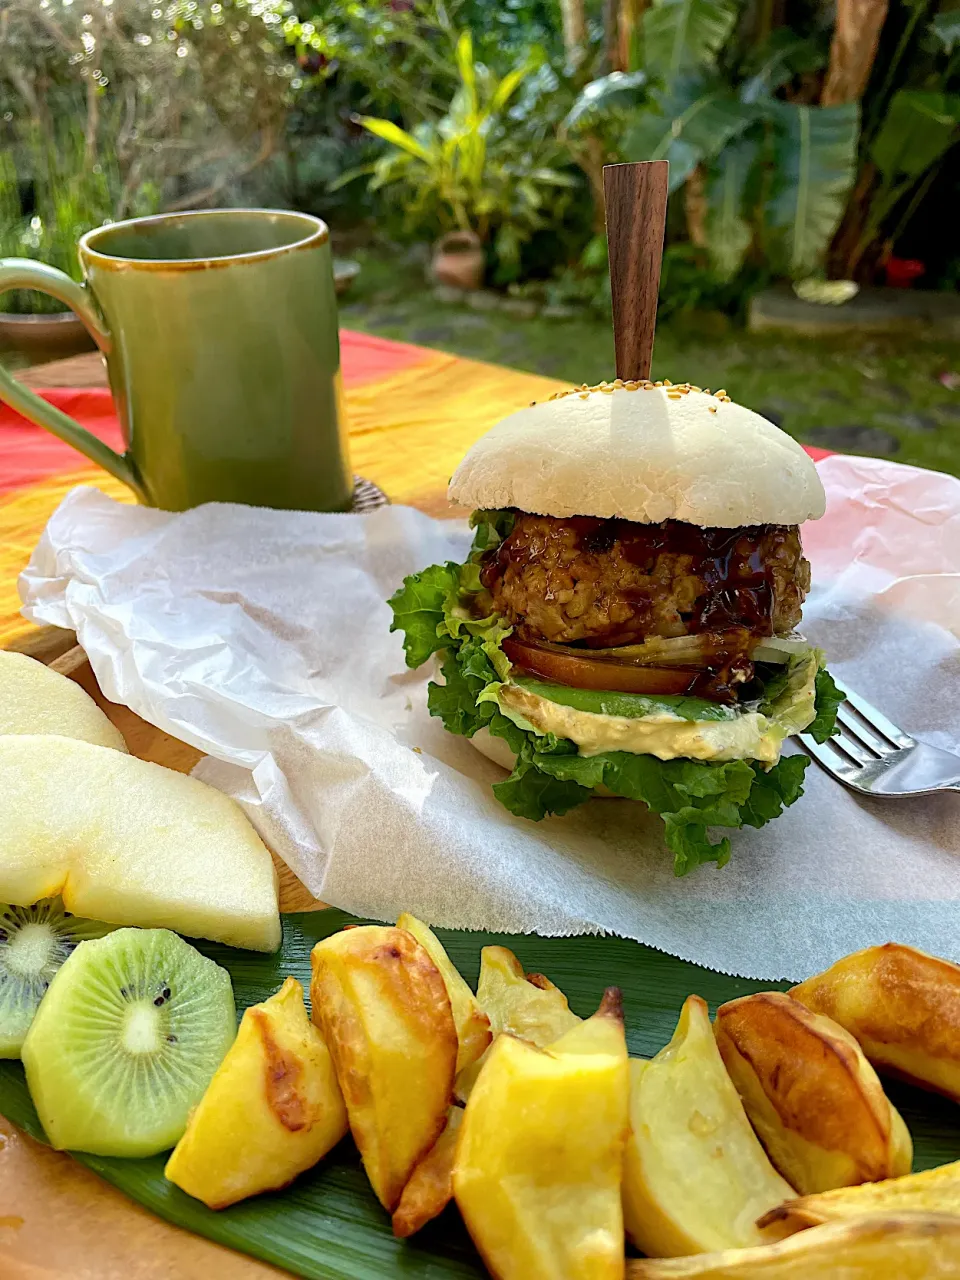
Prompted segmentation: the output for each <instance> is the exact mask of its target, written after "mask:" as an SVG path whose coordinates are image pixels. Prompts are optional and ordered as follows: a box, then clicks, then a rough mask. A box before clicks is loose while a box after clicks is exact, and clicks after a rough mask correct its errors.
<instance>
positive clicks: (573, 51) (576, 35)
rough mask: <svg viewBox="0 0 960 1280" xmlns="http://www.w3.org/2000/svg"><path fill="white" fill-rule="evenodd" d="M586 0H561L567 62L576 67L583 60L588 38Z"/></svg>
mask: <svg viewBox="0 0 960 1280" xmlns="http://www.w3.org/2000/svg"><path fill="white" fill-rule="evenodd" d="M583 5H584V0H560V13H561V16H562V18H563V47H564V50H565V51H566V55H567V62H569V63H570V65H571V66H573V67H576V66H577V65H579V63H580V62H581V61H582V60H583V55H584V45H585V44H586V39H587V22H586V18H585V16H584V7H583Z"/></svg>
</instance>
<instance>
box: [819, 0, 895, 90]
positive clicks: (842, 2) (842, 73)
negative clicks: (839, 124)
mask: <svg viewBox="0 0 960 1280" xmlns="http://www.w3.org/2000/svg"><path fill="white" fill-rule="evenodd" d="M887 6H888V0H837V21H836V25H835V26H834V29H833V40H832V42H831V44H830V65H829V68H828V70H827V78H826V81H825V83H824V86H823V93H822V94H821V96H820V104H821V106H824V107H836V106H840V105H841V104H843V103H846V102H859V100H860V99H861V98H862V97H863V92H864V90H865V89H866V87H867V81H868V80H869V79H870V72H871V71H872V70H873V60H874V58H875V57H876V56H877V45H878V44H879V41H880V31H881V29H882V27H883V24H884V21H885V20H886V16H887Z"/></svg>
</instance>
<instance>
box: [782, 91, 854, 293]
mask: <svg viewBox="0 0 960 1280" xmlns="http://www.w3.org/2000/svg"><path fill="white" fill-rule="evenodd" d="M767 111H768V112H769V114H770V119H771V121H772V123H773V155H774V163H775V172H776V186H775V190H774V193H773V195H772V197H771V199H770V200H769V202H768V204H767V208H766V211H765V212H766V221H767V225H768V228H769V230H770V231H771V232H772V237H771V240H772V243H773V248H774V254H775V256H779V257H780V259H781V265H782V267H783V269H785V270H786V271H787V272H789V274H790V275H791V276H794V277H796V276H804V275H810V274H811V273H812V272H813V271H815V270H816V268H817V267H818V265H819V264H820V262H821V261H822V259H823V255H824V253H825V252H826V250H827V247H828V245H829V244H830V240H831V238H832V237H833V233H834V232H835V231H836V229H837V226H838V224H839V222H840V219H841V217H842V216H843V211H844V208H845V207H846V201H847V196H848V195H849V192H850V188H851V187H852V186H853V181H854V178H855V176H856V157H857V140H858V138H859V134H860V110H859V107H858V106H857V105H856V104H855V103H849V104H847V105H844V106H839V107H807V106H800V105H798V104H796V103H790V102H771V103H769V104H768V105H767Z"/></svg>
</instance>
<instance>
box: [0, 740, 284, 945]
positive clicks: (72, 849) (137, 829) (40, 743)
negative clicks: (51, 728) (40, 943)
mask: <svg viewBox="0 0 960 1280" xmlns="http://www.w3.org/2000/svg"><path fill="white" fill-rule="evenodd" d="M0 832H2V833H3V839H2V843H0V902H10V903H13V904H14V905H15V906H21V907H26V906H30V905H31V904H32V903H34V902H39V901H40V899H41V898H53V897H56V896H57V895H60V896H61V897H62V898H63V905H64V907H65V908H66V909H67V911H69V912H71V914H73V915H78V916H87V917H89V918H90V919H93V920H104V921H106V922H107V923H108V924H116V925H137V926H139V927H141V928H156V929H171V930H173V931H174V932H175V933H181V934H186V935H187V936H188V937H193V938H212V939H213V940H214V941H216V942H225V943H227V945H228V946H232V947H244V948H246V949H248V950H251V951H276V950H277V949H278V948H279V946H280V941H281V929H280V911H279V907H278V904H277V875H276V871H275V870H274V866H273V860H272V859H271V857H270V853H269V850H268V849H267V847H266V845H264V843H263V841H262V840H261V839H260V837H259V836H258V835H257V833H256V831H254V829H253V827H252V826H251V825H250V823H249V822H248V820H247V818H246V817H245V816H244V813H243V811H242V810H241V809H240V807H239V805H237V804H236V803H235V802H234V801H233V800H231V799H230V797H229V796H225V795H224V794H223V792H222V791H217V789H216V788H215V787H209V786H207V785H206V783H204V782H200V781H199V780H198V779H197V778H191V777H189V776H188V775H187V774H183V773H176V772H174V770H172V769H164V768H163V766H162V765H159V764H151V763H150V762H149V761H146V760H138V759H137V757H136V756H131V755H126V754H124V753H122V752H120V751H115V750H113V749H112V748H111V747H100V746H94V745H92V744H91V743H89V742H80V741H79V740H77V739H73V738H58V737H54V736H49V737H43V736H37V737H32V736H30V735H28V734H23V735H10V736H7V737H0Z"/></svg>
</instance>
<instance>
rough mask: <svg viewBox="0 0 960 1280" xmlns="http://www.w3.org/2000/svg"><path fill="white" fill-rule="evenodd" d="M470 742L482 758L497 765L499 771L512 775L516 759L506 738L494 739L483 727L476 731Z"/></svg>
mask: <svg viewBox="0 0 960 1280" xmlns="http://www.w3.org/2000/svg"><path fill="white" fill-rule="evenodd" d="M470 742H471V744H472V745H473V746H475V747H476V748H477V750H478V751H479V752H480V754H481V755H482V756H486V757H487V759H488V760H492V761H493V763H494V764H498V765H499V766H500V768H501V769H506V771H507V773H513V766H514V765H515V764H516V763H517V757H516V756H515V755H514V753H513V751H512V750H511V748H510V745H509V743H508V742H507V740H506V738H495V737H494V736H493V734H492V733H491V732H490V730H489V729H488V728H486V726H484V727H483V728H482V729H478V730H477V732H476V733H475V734H474V735H473V737H472V738H471V739H470Z"/></svg>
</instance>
